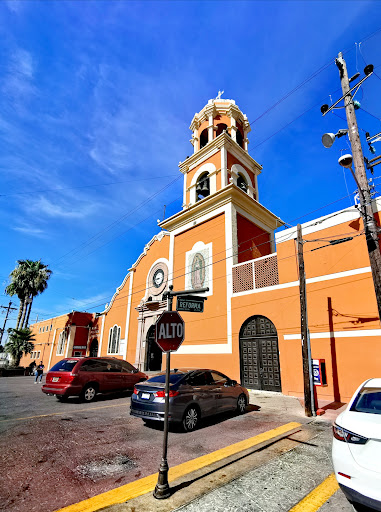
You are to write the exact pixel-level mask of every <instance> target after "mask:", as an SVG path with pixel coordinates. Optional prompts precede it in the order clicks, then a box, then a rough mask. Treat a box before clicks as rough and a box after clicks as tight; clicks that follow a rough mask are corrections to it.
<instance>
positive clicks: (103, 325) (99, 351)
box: [98, 315, 106, 357]
mask: <svg viewBox="0 0 381 512" xmlns="http://www.w3.org/2000/svg"><path fill="white" fill-rule="evenodd" d="M105 318H106V316H105V315H103V317H102V327H101V335H100V340H99V345H98V357H100V355H101V354H102V342H103V332H104V328H105Z"/></svg>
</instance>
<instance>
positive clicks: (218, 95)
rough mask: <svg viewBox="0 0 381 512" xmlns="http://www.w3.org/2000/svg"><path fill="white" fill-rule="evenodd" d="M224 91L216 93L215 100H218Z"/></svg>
mask: <svg viewBox="0 0 381 512" xmlns="http://www.w3.org/2000/svg"><path fill="white" fill-rule="evenodd" d="M224 92H225V91H218V94H217V98H216V100H220V99H221V96H222V95H223V94H224Z"/></svg>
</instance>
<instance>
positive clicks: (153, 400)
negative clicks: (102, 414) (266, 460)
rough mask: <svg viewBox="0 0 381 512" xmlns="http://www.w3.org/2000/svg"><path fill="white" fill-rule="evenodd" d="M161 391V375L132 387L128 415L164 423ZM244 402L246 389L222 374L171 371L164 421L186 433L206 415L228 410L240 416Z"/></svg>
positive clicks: (163, 378) (202, 371)
mask: <svg viewBox="0 0 381 512" xmlns="http://www.w3.org/2000/svg"><path fill="white" fill-rule="evenodd" d="M164 390H165V372H162V373H159V374H157V375H155V376H154V377H151V378H150V379H148V380H146V381H145V382H142V383H140V384H136V386H135V388H134V393H133V395H132V397H131V410H130V414H132V416H137V417H139V418H142V419H143V421H145V422H146V423H149V422H150V421H164V405H165V391H164ZM248 403H249V393H248V391H247V389H246V388H244V387H243V386H241V385H240V384H238V383H237V381H235V380H232V379H229V377H227V376H226V375H224V374H223V373H220V372H218V371H215V370H207V369H194V368H192V369H189V368H181V369H175V370H171V373H170V387H169V416H168V419H169V422H172V423H174V422H178V423H182V425H183V428H184V430H186V431H187V432H189V431H191V430H194V429H195V428H196V426H197V424H198V423H199V421H200V418H204V417H206V416H212V415H214V414H218V413H222V412H226V411H232V410H236V411H237V412H238V413H239V414H242V413H244V412H245V410H246V406H247V404H248Z"/></svg>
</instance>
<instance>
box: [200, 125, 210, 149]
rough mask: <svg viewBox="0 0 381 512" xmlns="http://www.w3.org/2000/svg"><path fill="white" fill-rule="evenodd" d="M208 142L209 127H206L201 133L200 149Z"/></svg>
mask: <svg viewBox="0 0 381 512" xmlns="http://www.w3.org/2000/svg"><path fill="white" fill-rule="evenodd" d="M207 144H208V128H205V130H203V131H202V132H201V134H200V149H201V148H203V147H204V146H206V145H207Z"/></svg>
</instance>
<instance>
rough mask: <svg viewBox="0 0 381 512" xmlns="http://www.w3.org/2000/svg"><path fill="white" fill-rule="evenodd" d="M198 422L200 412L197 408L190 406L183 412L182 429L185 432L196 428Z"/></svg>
mask: <svg viewBox="0 0 381 512" xmlns="http://www.w3.org/2000/svg"><path fill="white" fill-rule="evenodd" d="M199 420H200V412H199V410H198V409H197V407H194V406H191V407H188V409H187V410H186V411H185V413H184V416H183V421H182V424H183V428H184V430H185V432H191V431H192V430H194V429H195V428H196V426H197V425H198V422H199Z"/></svg>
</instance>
